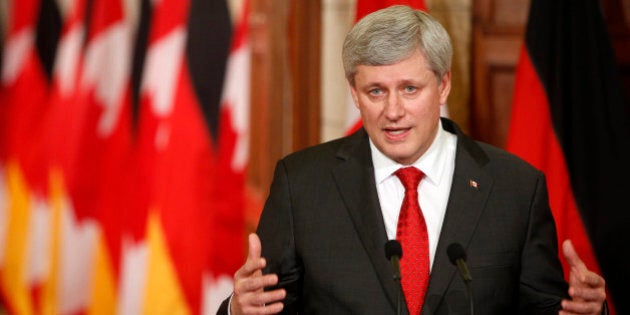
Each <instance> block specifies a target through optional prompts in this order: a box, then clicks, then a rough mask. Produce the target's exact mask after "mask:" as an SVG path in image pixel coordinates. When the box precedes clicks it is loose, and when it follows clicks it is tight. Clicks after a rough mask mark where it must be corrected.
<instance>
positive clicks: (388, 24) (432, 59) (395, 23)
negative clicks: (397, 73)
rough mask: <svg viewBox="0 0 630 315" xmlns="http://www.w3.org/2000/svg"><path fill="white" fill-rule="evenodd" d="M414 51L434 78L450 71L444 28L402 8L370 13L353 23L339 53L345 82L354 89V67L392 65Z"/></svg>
mask: <svg viewBox="0 0 630 315" xmlns="http://www.w3.org/2000/svg"><path fill="white" fill-rule="evenodd" d="M417 49H420V51H421V52H422V54H423V55H424V57H425V58H426V59H427V62H428V63H429V67H431V70H432V71H433V72H434V73H435V74H436V76H437V77H438V78H442V76H443V75H444V74H445V73H446V72H447V71H449V70H450V69H451V59H452V56H453V47H452V45H451V39H450V37H449V36H448V33H447V32H446V30H445V29H444V27H442V25H441V24H440V23H439V22H438V21H437V20H435V19H434V18H433V17H431V16H430V15H429V14H427V13H425V12H422V11H419V10H414V9H412V8H410V7H408V6H403V5H395V6H391V7H388V8H385V9H382V10H379V11H376V12H373V13H371V14H369V15H367V16H365V17H364V18H362V19H361V20H360V21H359V22H357V24H356V25H355V26H354V27H353V28H352V29H351V30H350V32H349V33H348V35H346V40H345V41H344V43H343V51H342V59H343V68H344V70H345V73H346V79H347V80H348V82H350V84H352V85H354V76H355V74H356V73H357V66H358V65H368V66H381V65H390V64H394V63H396V62H399V61H402V60H404V59H406V58H407V57H409V56H411V55H412V54H413V53H414V52H416V51H417Z"/></svg>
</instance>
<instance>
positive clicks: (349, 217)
mask: <svg viewBox="0 0 630 315" xmlns="http://www.w3.org/2000/svg"><path fill="white" fill-rule="evenodd" d="M443 126H444V129H446V130H447V131H450V132H452V133H455V134H456V135H457V138H458V141H457V154H456V161H455V172H454V175H453V176H454V178H453V184H452V188H451V192H450V197H449V201H448V206H447V210H446V216H445V218H444V225H443V227H442V232H441V235H440V239H439V242H438V247H437V251H436V256H435V261H434V263H433V267H432V271H431V278H430V282H429V288H428V292H427V296H426V299H425V304H424V308H423V314H468V300H467V293H466V289H465V285H464V283H463V281H462V280H461V278H460V277H459V275H458V273H457V271H456V268H455V267H454V266H453V265H452V264H451V263H450V262H449V260H448V257H447V254H446V248H447V247H448V245H449V244H451V243H455V242H457V243H460V244H462V245H463V247H464V248H465V249H466V252H467V255H468V259H467V262H468V266H469V268H470V269H471V275H472V278H473V281H472V286H473V292H474V294H473V295H474V303H475V313H476V314H557V310H558V309H559V308H560V300H561V299H562V298H563V297H566V290H567V285H566V283H565V282H564V279H563V273H562V267H561V265H560V262H559V260H558V256H557V255H558V249H557V240H556V230H555V225H554V221H553V217H552V215H551V212H550V209H549V204H548V199H547V189H546V184H545V179H544V176H543V174H542V173H541V172H539V171H537V170H536V169H534V168H533V167H531V166H530V165H528V164H526V163H525V162H523V161H522V160H520V159H518V158H516V157H515V156H513V155H510V154H508V153H506V152H505V151H502V150H500V149H497V148H494V147H491V146H489V145H486V144H482V143H478V142H475V141H473V140H471V139H470V138H468V137H466V136H465V135H463V134H462V133H461V131H460V130H459V128H458V127H457V126H456V125H455V124H454V123H453V122H451V121H449V120H446V119H443ZM471 180H472V181H474V182H476V183H477V187H474V186H475V185H473V184H472V183H471ZM257 233H258V235H259V236H260V238H261V242H262V249H263V253H262V254H263V257H265V258H266V259H267V264H268V268H266V270H265V272H267V273H269V272H273V273H276V274H278V276H279V279H280V284H279V285H280V286H281V287H284V288H286V290H287V293H288V296H287V298H286V299H285V301H284V303H285V311H284V313H287V314H295V313H296V312H299V313H301V314H395V312H396V299H397V292H398V291H397V290H398V287H397V284H396V283H395V282H394V280H393V277H392V266H391V264H390V262H389V261H388V260H387V259H386V257H385V253H384V244H385V243H386V241H387V235H386V232H385V226H384V223H383V218H382V214H381V209H380V205H379V201H378V196H377V192H376V184H375V182H374V168H373V165H372V159H371V154H370V146H369V142H368V136H367V134H366V133H365V131H364V130H359V131H358V132H356V133H355V134H353V135H351V136H350V137H346V138H342V139H339V140H335V141H332V142H328V143H325V144H321V145H318V146H315V147H312V148H309V149H306V150H302V151H299V152H296V153H293V154H291V155H289V156H287V157H285V158H284V159H282V160H281V161H279V162H278V164H277V166H276V171H275V177H274V180H273V184H272V186H271V190H270V194H269V197H268V200H267V202H266V204H265V208H264V210H263V213H262V215H261V218H260V222H259V226H258V231H257ZM403 259H404V249H403ZM405 313H406V311H405Z"/></svg>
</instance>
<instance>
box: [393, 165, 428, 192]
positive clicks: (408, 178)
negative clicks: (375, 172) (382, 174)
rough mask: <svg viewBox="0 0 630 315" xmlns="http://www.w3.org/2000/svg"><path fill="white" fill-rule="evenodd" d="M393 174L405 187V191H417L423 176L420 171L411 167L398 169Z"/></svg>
mask: <svg viewBox="0 0 630 315" xmlns="http://www.w3.org/2000/svg"><path fill="white" fill-rule="evenodd" d="M394 174H396V176H398V178H399V179H400V181H401V182H402V184H403V186H404V187H405V190H410V189H411V190H416V189H418V184H419V183H420V180H421V179H422V177H423V176H424V173H422V171H421V170H419V169H417V168H415V167H413V166H409V167H403V168H400V169H398V170H397V171H396V173H394Z"/></svg>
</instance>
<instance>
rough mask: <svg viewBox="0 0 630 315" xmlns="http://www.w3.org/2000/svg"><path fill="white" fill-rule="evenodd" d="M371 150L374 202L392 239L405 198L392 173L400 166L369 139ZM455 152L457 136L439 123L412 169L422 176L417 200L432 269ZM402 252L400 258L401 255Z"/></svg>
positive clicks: (399, 184) (453, 168) (451, 179)
mask: <svg viewBox="0 0 630 315" xmlns="http://www.w3.org/2000/svg"><path fill="white" fill-rule="evenodd" d="M370 149H371V151H372V162H373V164H374V179H375V180H376V190H377V191H378V199H379V202H380V205H381V210H382V211H383V220H384V221H385V229H386V231H387V237H388V238H389V239H395V238H396V227H397V225H398V214H399V213H400V206H401V205H402V201H403V198H404V196H405V188H404V187H403V185H402V183H401V182H400V180H399V179H398V177H397V176H396V175H394V173H395V172H396V171H397V170H398V169H399V168H401V167H406V166H409V165H402V164H399V163H396V162H394V161H393V160H392V159H390V158H388V157H387V156H385V155H384V154H383V153H382V152H380V151H379V150H378V149H377V148H376V146H374V143H372V140H370ZM456 151H457V137H456V136H455V135H454V134H451V133H449V132H448V131H445V130H444V129H442V123H441V122H440V126H439V128H438V132H437V134H436V136H435V139H434V140H433V143H432V144H431V146H430V147H429V149H428V150H427V152H425V153H424V154H423V155H422V156H421V157H420V159H418V160H417V161H415V162H414V163H413V164H412V166H414V167H416V168H418V169H420V170H421V171H422V172H423V173H424V174H425V177H424V178H423V179H422V181H420V184H419V185H418V199H419V200H418V201H419V203H420V208H421V209H422V214H423V215H424V220H425V222H426V224H427V232H428V235H429V256H430V266H431V268H433V260H434V257H435V250H436V248H437V243H438V239H439V237H440V231H441V230H442V223H443V222H444V214H445V213H446V204H447V202H448V196H449V193H450V191H451V183H452V182H453V172H454V170H455V152H456ZM404 254H405V253H404V249H403V256H404Z"/></svg>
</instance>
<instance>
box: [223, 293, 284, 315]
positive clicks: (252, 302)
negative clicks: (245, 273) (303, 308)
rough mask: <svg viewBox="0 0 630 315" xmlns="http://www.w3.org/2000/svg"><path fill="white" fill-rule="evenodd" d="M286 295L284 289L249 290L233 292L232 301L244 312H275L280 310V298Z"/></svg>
mask: <svg viewBox="0 0 630 315" xmlns="http://www.w3.org/2000/svg"><path fill="white" fill-rule="evenodd" d="M285 297H286V291H285V290H284V289H277V290H272V291H268V292H249V293H247V294H243V295H237V294H236V292H235V294H234V299H233V300H232V303H234V304H237V305H238V309H240V310H243V312H244V313H246V314H275V313H279V312H280V311H282V309H283V308H284V305H283V304H282V302H281V301H282V300H283V299H284V298H285Z"/></svg>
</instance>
